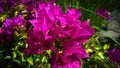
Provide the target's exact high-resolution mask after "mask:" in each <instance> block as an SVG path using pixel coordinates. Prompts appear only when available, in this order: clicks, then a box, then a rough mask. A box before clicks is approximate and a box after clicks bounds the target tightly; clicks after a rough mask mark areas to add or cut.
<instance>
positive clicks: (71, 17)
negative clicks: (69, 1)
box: [23, 2, 94, 68]
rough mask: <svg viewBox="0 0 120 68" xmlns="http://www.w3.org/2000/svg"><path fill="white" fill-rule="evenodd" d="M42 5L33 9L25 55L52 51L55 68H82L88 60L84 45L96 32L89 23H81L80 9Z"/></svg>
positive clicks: (51, 4) (53, 67) (42, 3)
mask: <svg viewBox="0 0 120 68" xmlns="http://www.w3.org/2000/svg"><path fill="white" fill-rule="evenodd" d="M67 10H68V12H67V13H64V12H62V10H61V8H60V6H58V5H55V4H53V3H44V2H41V3H39V4H38V7H37V8H34V12H35V14H33V16H34V17H35V19H31V20H29V21H30V23H31V24H32V26H33V29H31V30H29V31H28V38H27V43H28V47H27V48H26V49H24V50H23V52H24V53H26V54H41V53H42V52H43V51H45V50H51V54H52V55H51V56H52V57H51V64H52V68H79V67H80V64H81V62H80V60H79V59H81V58H87V57H89V55H88V54H87V52H86V50H85V48H84V46H82V44H83V43H85V42H86V41H88V39H89V38H90V37H91V36H92V34H93V32H94V29H93V28H91V27H90V25H89V20H86V21H84V22H81V21H80V20H79V18H80V16H81V14H80V10H79V9H72V8H70V7H68V9H67Z"/></svg>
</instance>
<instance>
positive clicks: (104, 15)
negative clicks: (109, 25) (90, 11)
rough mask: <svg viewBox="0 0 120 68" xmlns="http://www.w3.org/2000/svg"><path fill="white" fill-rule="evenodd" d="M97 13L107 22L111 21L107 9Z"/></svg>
mask: <svg viewBox="0 0 120 68" xmlns="http://www.w3.org/2000/svg"><path fill="white" fill-rule="evenodd" d="M96 13H97V14H98V15H100V16H101V17H104V18H105V19H107V20H109V19H111V16H110V15H109V12H108V10H107V9H99V10H97V11H96Z"/></svg>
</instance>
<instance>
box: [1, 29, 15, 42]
mask: <svg viewBox="0 0 120 68" xmlns="http://www.w3.org/2000/svg"><path fill="white" fill-rule="evenodd" d="M11 39H13V30H12V29H11V28H5V27H2V28H0V43H4V42H5V41H10V40H11Z"/></svg>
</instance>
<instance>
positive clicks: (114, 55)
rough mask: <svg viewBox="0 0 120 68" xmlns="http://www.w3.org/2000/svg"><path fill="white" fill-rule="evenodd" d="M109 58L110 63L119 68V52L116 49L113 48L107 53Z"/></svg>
mask: <svg viewBox="0 0 120 68" xmlns="http://www.w3.org/2000/svg"><path fill="white" fill-rule="evenodd" d="M108 55H109V58H110V60H111V61H112V62H117V63H118V68H120V50H119V49H117V48H113V49H112V50H110V51H108Z"/></svg>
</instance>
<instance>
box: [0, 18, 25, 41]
mask: <svg viewBox="0 0 120 68" xmlns="http://www.w3.org/2000/svg"><path fill="white" fill-rule="evenodd" d="M25 25H26V24H25V22H24V18H23V17H21V16H16V17H13V18H6V19H5V21H4V22H3V27H1V28H0V42H1V43H3V42H5V41H9V40H11V39H13V34H14V30H15V29H19V28H20V29H23V28H24V27H25Z"/></svg>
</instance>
